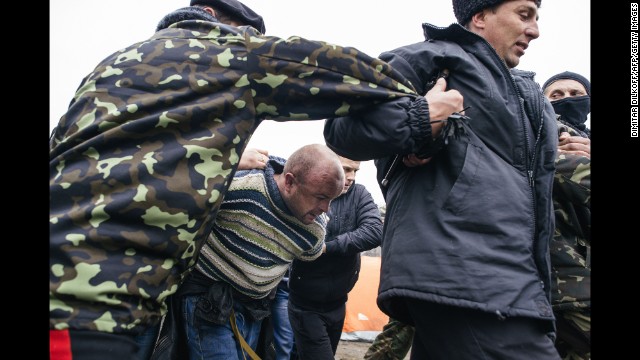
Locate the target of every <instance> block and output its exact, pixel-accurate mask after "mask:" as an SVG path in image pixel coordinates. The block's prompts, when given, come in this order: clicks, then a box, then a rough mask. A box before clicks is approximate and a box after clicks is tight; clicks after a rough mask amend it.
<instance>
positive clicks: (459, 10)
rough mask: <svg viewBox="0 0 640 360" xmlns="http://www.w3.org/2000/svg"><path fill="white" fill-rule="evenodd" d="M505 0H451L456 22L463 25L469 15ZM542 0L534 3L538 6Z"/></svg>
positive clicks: (469, 17)
mask: <svg viewBox="0 0 640 360" xmlns="http://www.w3.org/2000/svg"><path fill="white" fill-rule="evenodd" d="M504 1H506V0H453V13H454V14H455V16H456V19H457V20H458V24H460V25H462V26H464V25H465V24H466V23H467V22H469V20H470V19H471V17H472V16H473V15H474V14H475V13H477V12H478V11H481V10H484V9H486V8H490V7H492V6H495V5H498V4H500V3H501V2H504ZM541 2H542V0H536V5H537V6H538V7H540V3H541Z"/></svg>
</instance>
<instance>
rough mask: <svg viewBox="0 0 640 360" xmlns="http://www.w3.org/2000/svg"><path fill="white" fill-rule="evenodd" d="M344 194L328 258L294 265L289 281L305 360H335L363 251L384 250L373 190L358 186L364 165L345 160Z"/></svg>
mask: <svg viewBox="0 0 640 360" xmlns="http://www.w3.org/2000/svg"><path fill="white" fill-rule="evenodd" d="M340 161H341V162H342V168H343V169H344V172H345V185H344V190H343V191H342V195H340V196H339V197H337V198H336V199H334V200H333V201H332V202H331V206H330V208H329V212H327V215H328V216H329V223H328V224H327V234H326V237H325V245H324V247H323V249H322V252H323V254H322V255H321V256H320V257H319V258H318V259H316V260H314V261H312V262H308V263H304V262H302V261H297V260H294V261H293V263H292V265H291V275H290V277H289V291H290V292H289V304H288V305H289V321H290V322H291V327H292V329H293V334H294V338H295V346H296V350H297V353H298V357H299V359H304V360H333V359H334V356H335V353H336V349H337V348H338V342H339V341H340V335H341V334H342V326H343V324H344V317H345V311H346V302H347V294H348V293H349V291H351V289H353V286H354V285H355V283H356V281H357V280H358V275H359V273H360V252H362V251H366V250H370V249H373V248H375V247H377V246H379V245H380V239H381V237H382V219H381V218H380V210H379V209H378V206H377V205H376V204H375V202H374V201H373V197H372V196H371V194H370V193H369V191H368V190H367V189H366V188H365V187H364V186H363V185H361V184H356V183H355V176H356V172H357V171H358V170H359V169H360V162H359V161H354V160H351V159H347V158H344V157H340Z"/></svg>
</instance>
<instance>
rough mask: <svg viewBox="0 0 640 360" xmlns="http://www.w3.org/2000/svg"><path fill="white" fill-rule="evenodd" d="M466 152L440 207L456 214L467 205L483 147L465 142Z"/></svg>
mask: <svg viewBox="0 0 640 360" xmlns="http://www.w3.org/2000/svg"><path fill="white" fill-rule="evenodd" d="M466 147H467V148H466V152H465V157H464V164H463V166H462V170H461V171H460V175H458V178H457V179H456V182H455V183H454V184H453V187H452V188H451V191H450V192H449V195H448V196H447V200H446V201H445V202H444V204H443V205H442V209H444V210H448V211H451V212H452V213H454V214H456V215H458V214H459V213H460V212H461V211H463V210H464V209H465V208H466V207H467V206H468V205H469V203H468V201H466V199H467V196H468V194H469V193H470V192H471V189H472V188H473V187H474V184H475V182H476V178H477V174H478V168H479V166H480V160H481V159H482V151H483V149H482V148H481V147H479V146H477V145H474V144H473V143H466Z"/></svg>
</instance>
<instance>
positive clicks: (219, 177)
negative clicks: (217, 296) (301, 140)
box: [49, 20, 430, 334]
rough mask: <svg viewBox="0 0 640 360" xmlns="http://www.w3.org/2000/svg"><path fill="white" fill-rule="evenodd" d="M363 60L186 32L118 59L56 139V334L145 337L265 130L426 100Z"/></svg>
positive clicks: (161, 37) (101, 69)
mask: <svg viewBox="0 0 640 360" xmlns="http://www.w3.org/2000/svg"><path fill="white" fill-rule="evenodd" d="M412 89H413V88H412V85H411V84H410V83H409V82H408V81H407V80H405V79H404V77H402V76H401V75H400V73H398V72H396V71H395V70H393V69H391V68H390V67H389V65H388V64H386V63H384V62H382V61H380V60H378V59H375V58H372V57H369V56H368V55H366V54H364V53H362V52H359V51H358V50H357V49H355V48H349V47H340V46H336V45H332V44H328V43H324V42H320V41H309V40H305V39H302V38H299V37H290V38H287V39H282V38H277V37H270V36H265V35H262V34H260V33H259V32H257V31H256V30H255V29H253V28H251V27H244V26H243V27H239V28H236V27H232V26H227V25H223V24H220V23H217V22H212V21H202V20H185V21H180V22H177V23H174V24H172V25H171V26H169V27H168V28H166V29H163V30H160V31H158V32H156V33H155V34H154V35H153V36H152V37H151V38H149V39H147V40H144V41H142V42H139V43H136V44H133V45H131V46H129V47H126V48H124V49H122V50H120V51H117V52H115V53H113V54H112V55H109V56H107V57H106V58H105V59H104V60H103V61H102V62H101V63H100V64H98V66H97V67H96V68H95V69H94V70H93V72H92V73H90V74H89V75H88V76H87V77H86V78H85V79H84V80H83V82H82V83H81V84H80V86H79V88H78V90H77V92H76V94H75V96H74V98H73V100H72V102H71V104H70V106H69V109H68V111H67V113H66V114H65V115H64V116H63V117H62V118H61V120H60V122H59V125H58V127H57V128H56V129H55V131H54V133H53V134H52V138H51V140H50V162H49V165H50V182H49V186H50V235H49V236H50V239H49V250H50V275H49V276H50V277H49V279H50V282H49V291H50V293H49V294H50V320H49V321H50V328H51V329H67V328H71V329H88V330H98V331H103V332H113V333H131V334H137V333H140V332H142V331H144V329H145V328H146V326H148V325H150V324H155V323H157V321H158V320H159V318H160V316H161V315H162V314H163V313H164V312H165V311H166V306H165V304H164V300H165V299H166V297H167V296H169V295H171V294H173V293H175V292H176V290H177V287H178V285H179V284H180V282H181V281H182V279H183V277H184V275H185V274H186V272H187V270H188V269H189V268H190V267H191V266H193V264H194V263H195V261H196V260H197V254H198V253H199V251H200V248H201V246H202V244H203V242H204V241H205V239H206V237H207V235H208V234H209V233H210V232H211V226H212V220H213V219H214V217H215V216H216V212H217V210H218V208H219V206H220V203H221V202H222V199H223V196H224V194H225V191H226V190H227V188H228V186H229V183H230V181H231V179H232V177H233V175H234V173H235V171H236V168H237V165H238V161H239V159H240V156H241V154H242V152H243V150H244V148H245V146H246V144H247V141H248V140H249V138H250V136H251V134H252V133H253V131H254V130H255V129H256V127H257V126H258V125H259V124H260V121H261V120H263V119H267V118H268V119H273V120H279V121H284V120H320V119H324V118H328V117H331V116H336V115H346V114H353V113H356V112H358V111H360V110H364V109H365V108H366V109H367V110H368V111H371V110H372V109H373V108H375V107H380V108H381V111H385V113H388V114H389V116H397V117H401V118H405V119H406V122H405V124H406V129H404V130H403V131H409V132H411V133H413V134H414V136H415V138H416V139H426V137H427V136H430V131H429V130H430V129H429V128H428V125H425V123H426V119H427V118H428V115H427V106H426V100H425V99H424V98H423V97H421V96H417V95H416V94H415V92H414V91H413V90H412Z"/></svg>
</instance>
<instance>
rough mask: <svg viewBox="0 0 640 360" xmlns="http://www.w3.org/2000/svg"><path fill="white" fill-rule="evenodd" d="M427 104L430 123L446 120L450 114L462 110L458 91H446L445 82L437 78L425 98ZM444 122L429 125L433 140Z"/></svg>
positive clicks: (461, 100) (461, 99)
mask: <svg viewBox="0 0 640 360" xmlns="http://www.w3.org/2000/svg"><path fill="white" fill-rule="evenodd" d="M425 98H426V99H427V103H428V104H429V117H430V120H431V121H435V120H446V119H447V118H448V117H449V116H451V114H453V113H454V112H457V111H462V109H463V108H464V105H463V100H464V98H463V97H462V94H460V92H459V91H458V90H447V81H446V80H445V79H444V78H439V79H438V81H436V84H435V85H434V86H433V88H431V90H429V91H428V92H427V95H426V96H425ZM443 126H444V122H438V123H435V124H433V123H432V124H431V129H432V130H431V131H432V136H433V138H434V139H435V138H436V137H437V136H438V135H439V134H440V131H441V130H442V127H443Z"/></svg>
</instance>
